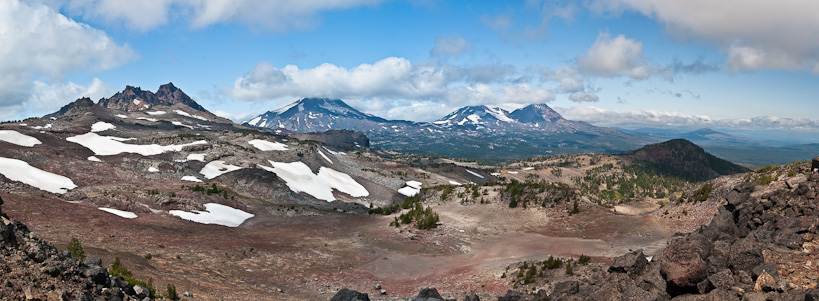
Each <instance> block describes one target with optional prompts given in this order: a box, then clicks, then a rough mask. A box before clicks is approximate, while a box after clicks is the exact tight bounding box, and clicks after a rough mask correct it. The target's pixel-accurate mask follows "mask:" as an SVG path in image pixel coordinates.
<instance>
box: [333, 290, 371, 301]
mask: <svg viewBox="0 0 819 301" xmlns="http://www.w3.org/2000/svg"><path fill="white" fill-rule="evenodd" d="M330 301H370V297H369V296H368V295H367V294H365V293H361V292H357V291H354V290H349V289H346V288H344V289H341V290H340V291H338V293H336V294H335V295H334V296H333V297H332V298H330Z"/></svg>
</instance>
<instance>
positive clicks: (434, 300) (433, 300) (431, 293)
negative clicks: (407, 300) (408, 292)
mask: <svg viewBox="0 0 819 301" xmlns="http://www.w3.org/2000/svg"><path fill="white" fill-rule="evenodd" d="M443 300H444V298H443V297H441V294H439V293H438V290H437V289H435V288H434V287H428V288H424V289H421V291H420V292H418V295H417V296H415V298H412V301H443Z"/></svg>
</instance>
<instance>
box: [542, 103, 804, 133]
mask: <svg viewBox="0 0 819 301" xmlns="http://www.w3.org/2000/svg"><path fill="white" fill-rule="evenodd" d="M555 110H556V111H558V112H559V113H560V114H561V115H563V117H566V118H567V119H571V120H581V121H586V122H589V123H592V124H595V125H600V126H618V127H634V128H638V127H655V128H666V127H670V128H702V127H710V128H726V129H742V130H787V131H792V130H797V131H808V132H819V121H817V120H810V119H806V118H783V117H775V116H759V117H754V118H748V119H719V120H715V119H713V118H711V117H710V116H707V115H691V114H686V113H681V112H669V111H657V110H626V111H614V110H609V109H603V108H598V107H593V106H585V107H580V106H579V107H572V108H555Z"/></svg>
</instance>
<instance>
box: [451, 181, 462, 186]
mask: <svg viewBox="0 0 819 301" xmlns="http://www.w3.org/2000/svg"><path fill="white" fill-rule="evenodd" d="M449 185H455V186H461V185H463V184H461V183H458V182H455V181H449Z"/></svg>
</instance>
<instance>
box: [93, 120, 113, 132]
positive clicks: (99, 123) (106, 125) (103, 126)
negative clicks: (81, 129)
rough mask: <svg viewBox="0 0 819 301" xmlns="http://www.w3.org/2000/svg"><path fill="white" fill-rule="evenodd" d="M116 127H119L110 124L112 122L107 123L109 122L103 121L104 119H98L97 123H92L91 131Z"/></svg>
mask: <svg viewBox="0 0 819 301" xmlns="http://www.w3.org/2000/svg"><path fill="white" fill-rule="evenodd" d="M115 128H117V126H116V125H113V124H110V123H107V122H103V121H97V123H94V124H92V125H91V132H94V133H96V132H102V131H107V130H113V129H115Z"/></svg>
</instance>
